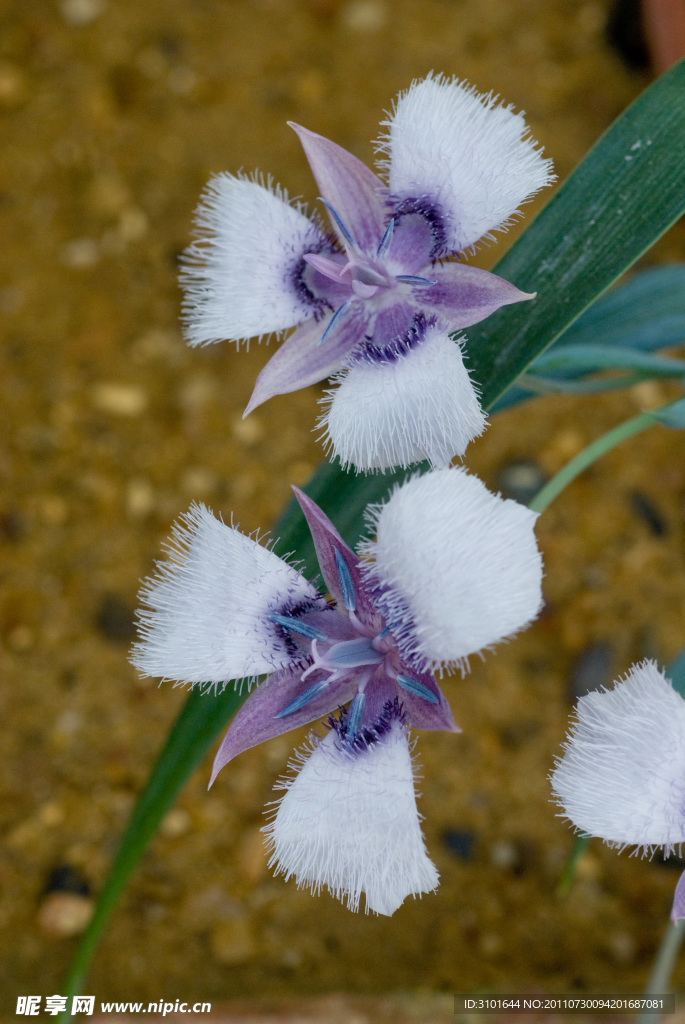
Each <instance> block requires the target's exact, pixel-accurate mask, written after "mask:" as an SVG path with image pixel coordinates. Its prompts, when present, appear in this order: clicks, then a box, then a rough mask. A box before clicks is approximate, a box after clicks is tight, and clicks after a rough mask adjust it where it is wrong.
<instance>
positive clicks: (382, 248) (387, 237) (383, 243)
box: [376, 217, 395, 258]
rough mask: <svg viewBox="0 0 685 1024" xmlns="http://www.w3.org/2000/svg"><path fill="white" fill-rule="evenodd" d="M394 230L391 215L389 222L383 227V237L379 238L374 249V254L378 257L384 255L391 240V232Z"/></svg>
mask: <svg viewBox="0 0 685 1024" xmlns="http://www.w3.org/2000/svg"><path fill="white" fill-rule="evenodd" d="M394 230H395V218H394V217H393V218H392V219H391V220H390V223H389V224H388V226H387V228H386V229H385V233H384V235H383V237H382V238H381V240H380V242H379V243H378V249H377V250H376V256H377V257H378V258H380V257H381V256H385V254H386V252H387V251H388V249H389V248H390V243H391V242H392V233H393V231H394Z"/></svg>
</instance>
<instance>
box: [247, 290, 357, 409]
mask: <svg viewBox="0 0 685 1024" xmlns="http://www.w3.org/2000/svg"><path fill="white" fill-rule="evenodd" d="M367 323H368V313H367V311H366V310H365V309H364V306H363V304H362V303H360V302H352V303H350V305H349V306H347V308H346V309H345V310H344V311H343V313H341V314H340V315H339V316H337V317H336V320H335V323H332V318H329V319H328V320H320V321H317V320H307V321H306V322H305V323H303V324H301V325H300V326H299V327H297V328H296V329H295V331H293V333H292V334H291V335H290V337H289V338H286V340H285V341H284V342H283V344H282V345H281V346H280V348H279V349H278V350H277V351H276V352H275V353H274V354H273V355H272V357H271V359H270V360H269V362H268V363H267V364H266V366H265V367H264V369H263V370H262V372H261V373H260V374H259V376H258V377H257V381H256V383H255V387H254V391H253V392H252V397H251V398H250V401H249V402H248V404H247V408H246V409H245V412H244V413H243V416H247V415H248V414H249V413H251V412H252V410H253V409H256V408H257V406H258V405H262V404H263V403H264V402H266V401H267V400H268V399H269V398H273V397H274V395H286V394H288V393H289V392H291V391H299V390H300V388H306V387H309V385H310V384H316V383H317V382H318V381H320V380H325V379H326V377H330V376H331V374H333V373H335V372H336V371H337V370H340V369H342V368H343V367H344V366H346V365H347V363H348V362H349V360H350V357H351V354H352V352H353V350H354V349H355V347H356V346H357V345H358V344H359V342H360V341H361V340H362V339H363V337H364V333H365V331H366V327H367ZM329 328H330V329H329ZM324 334H325V335H326V340H325V342H324V343H323V344H321V339H322V337H323V335H324Z"/></svg>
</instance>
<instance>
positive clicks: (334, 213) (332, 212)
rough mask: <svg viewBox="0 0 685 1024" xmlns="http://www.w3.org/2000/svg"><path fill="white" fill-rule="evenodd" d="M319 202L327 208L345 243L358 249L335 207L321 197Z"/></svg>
mask: <svg viewBox="0 0 685 1024" xmlns="http://www.w3.org/2000/svg"><path fill="white" fill-rule="evenodd" d="M319 199H321V196H319ZM321 202H322V203H323V205H324V206H325V207H326V209H327V210H328V212H329V214H330V216H331V217H332V219H333V220H334V221H335V223H336V225H337V226H338V229H339V230H340V234H341V235H342V236H343V238H344V239H345V241H346V242H347V244H348V245H349V246H350V248H352V249H358V246H357V243H356V242H355V240H354V238H353V237H352V235H351V234H350V230H349V228H348V227H347V224H345V221H344V220H343V219H342V217H341V216H340V214H339V213H338V211H337V210H336V209H335V207H334V206H331V204H330V203H327V202H326V200H325V199H321Z"/></svg>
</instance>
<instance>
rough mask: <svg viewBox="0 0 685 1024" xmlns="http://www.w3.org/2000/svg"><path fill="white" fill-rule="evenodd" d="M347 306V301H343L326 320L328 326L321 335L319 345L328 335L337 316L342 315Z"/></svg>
mask: <svg viewBox="0 0 685 1024" xmlns="http://www.w3.org/2000/svg"><path fill="white" fill-rule="evenodd" d="M348 306H349V302H343V304H342V306H338V308H337V309H336V311H335V313H334V314H333V316H332V317H331V319H330V320H329V321H328V327H327V328H326V330H325V331H324V332H323V334H322V335H321V341H320V342H319V345H323V343H324V341H325V340H326V338H327V337H328V335H329V334H330V332H331V328H332V326H333V324H334V323H335V321H336V320H337V319H338V317H340V316H342V314H343V313H344V312H345V310H346V309H347V307H348Z"/></svg>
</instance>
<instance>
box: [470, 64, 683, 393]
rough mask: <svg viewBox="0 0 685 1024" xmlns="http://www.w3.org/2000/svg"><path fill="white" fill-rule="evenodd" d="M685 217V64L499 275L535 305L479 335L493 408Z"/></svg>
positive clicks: (475, 367) (494, 319)
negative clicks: (529, 296)
mask: <svg viewBox="0 0 685 1024" xmlns="http://www.w3.org/2000/svg"><path fill="white" fill-rule="evenodd" d="M684 210H685V60H681V61H680V62H679V63H678V64H676V65H675V66H674V67H673V68H671V70H670V71H668V72H667V73H666V74H665V75H663V76H662V77H661V78H659V79H658V80H657V81H656V82H655V83H654V84H653V85H652V86H651V87H650V88H649V89H647V90H646V91H645V92H643V93H642V94H641V95H640V96H638V98H637V99H636V100H635V102H634V103H633V104H632V105H631V106H630V107H629V108H628V110H627V111H626V112H625V113H624V114H623V115H622V116H621V117H619V118H618V120H617V121H615V122H614V124H613V125H612V126H611V127H610V128H609V129H608V131H607V132H605V134H604V135H603V136H602V138H601V139H600V140H599V141H598V142H597V143H596V145H595V146H594V147H593V148H592V149H591V150H590V152H589V153H588V155H587V157H586V158H585V159H584V160H583V162H582V163H581V164H580V165H579V166H578V167H577V168H576V170H575V171H574V172H573V174H572V175H571V176H570V178H568V180H567V181H566V182H565V183H564V184H563V185H562V187H561V188H560V189H559V190H558V192H557V193H556V195H555V196H553V197H552V199H551V201H550V202H549V203H548V205H547V206H546V207H545V209H544V210H543V211H542V212H541V213H540V214H539V216H538V217H537V218H536V219H535V221H534V222H533V223H532V224H531V226H530V227H529V228H528V230H527V231H526V232H525V233H524V234H523V235H522V236H521V237H520V238H519V239H518V241H516V242H515V243H514V245H513V246H512V247H511V249H510V250H509V251H508V252H507V253H506V255H505V256H504V258H503V259H501V260H500V261H499V263H498V264H497V265H496V266H495V267H494V272H495V273H496V274H499V275H500V277H503V278H505V279H506V280H507V281H511V282H512V283H513V284H515V285H516V286H517V287H519V288H522V289H523V290H524V291H528V292H537V293H538V294H537V298H536V299H534V300H533V301H532V302H521V303H519V304H518V305H517V306H511V307H505V308H503V309H501V310H498V312H497V313H495V314H494V315H493V316H491V317H489V318H488V319H487V320H484V321H483V322H482V323H480V324H477V325H476V326H475V327H470V328H469V330H468V342H467V351H468V355H469V367H470V369H471V371H472V373H473V377H474V379H475V380H476V381H478V382H479V384H480V386H481V390H482V398H483V404H484V405H485V406H486V407H487V408H489V407H490V406H491V405H492V403H493V402H494V401H495V399H496V398H497V397H498V396H499V395H501V394H502V393H503V392H504V391H505V390H506V388H507V387H508V386H509V385H510V384H511V383H512V381H513V380H514V379H515V378H516V377H518V375H519V374H520V373H522V372H523V371H524V370H525V369H526V367H527V366H529V365H530V363H532V362H533V360H534V359H535V358H536V356H538V355H539V354H540V353H541V352H542V351H543V350H544V349H545V348H547V346H548V345H550V344H551V343H552V342H553V341H554V339H555V338H557V337H558V336H559V335H560V334H561V333H562V331H564V330H565V329H566V328H567V327H568V326H569V325H570V324H571V323H573V321H574V320H575V319H576V318H577V317H578V316H579V315H580V314H581V313H582V312H583V310H584V309H586V308H587V307H588V306H589V305H590V303H592V302H593V301H594V300H595V299H596V298H597V297H598V295H601V294H602V292H604V291H605V290H606V289H607V288H608V287H609V286H610V285H611V284H612V283H613V282H614V281H616V280H617V278H618V277H620V275H621V274H623V273H624V272H625V271H626V270H627V269H628V267H630V266H631V265H632V264H633V263H634V262H635V260H636V259H638V257H639V256H641V255H642V253H643V252H644V251H645V250H646V249H648V248H649V246H650V245H652V244H653V243H654V242H655V241H656V239H657V238H658V237H659V236H660V235H661V234H662V233H663V232H664V231H666V229H667V228H668V227H670V225H671V224H672V223H673V222H674V221H675V220H677V218H678V217H679V216H680V215H681V214H682V213H683V211H684Z"/></svg>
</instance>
